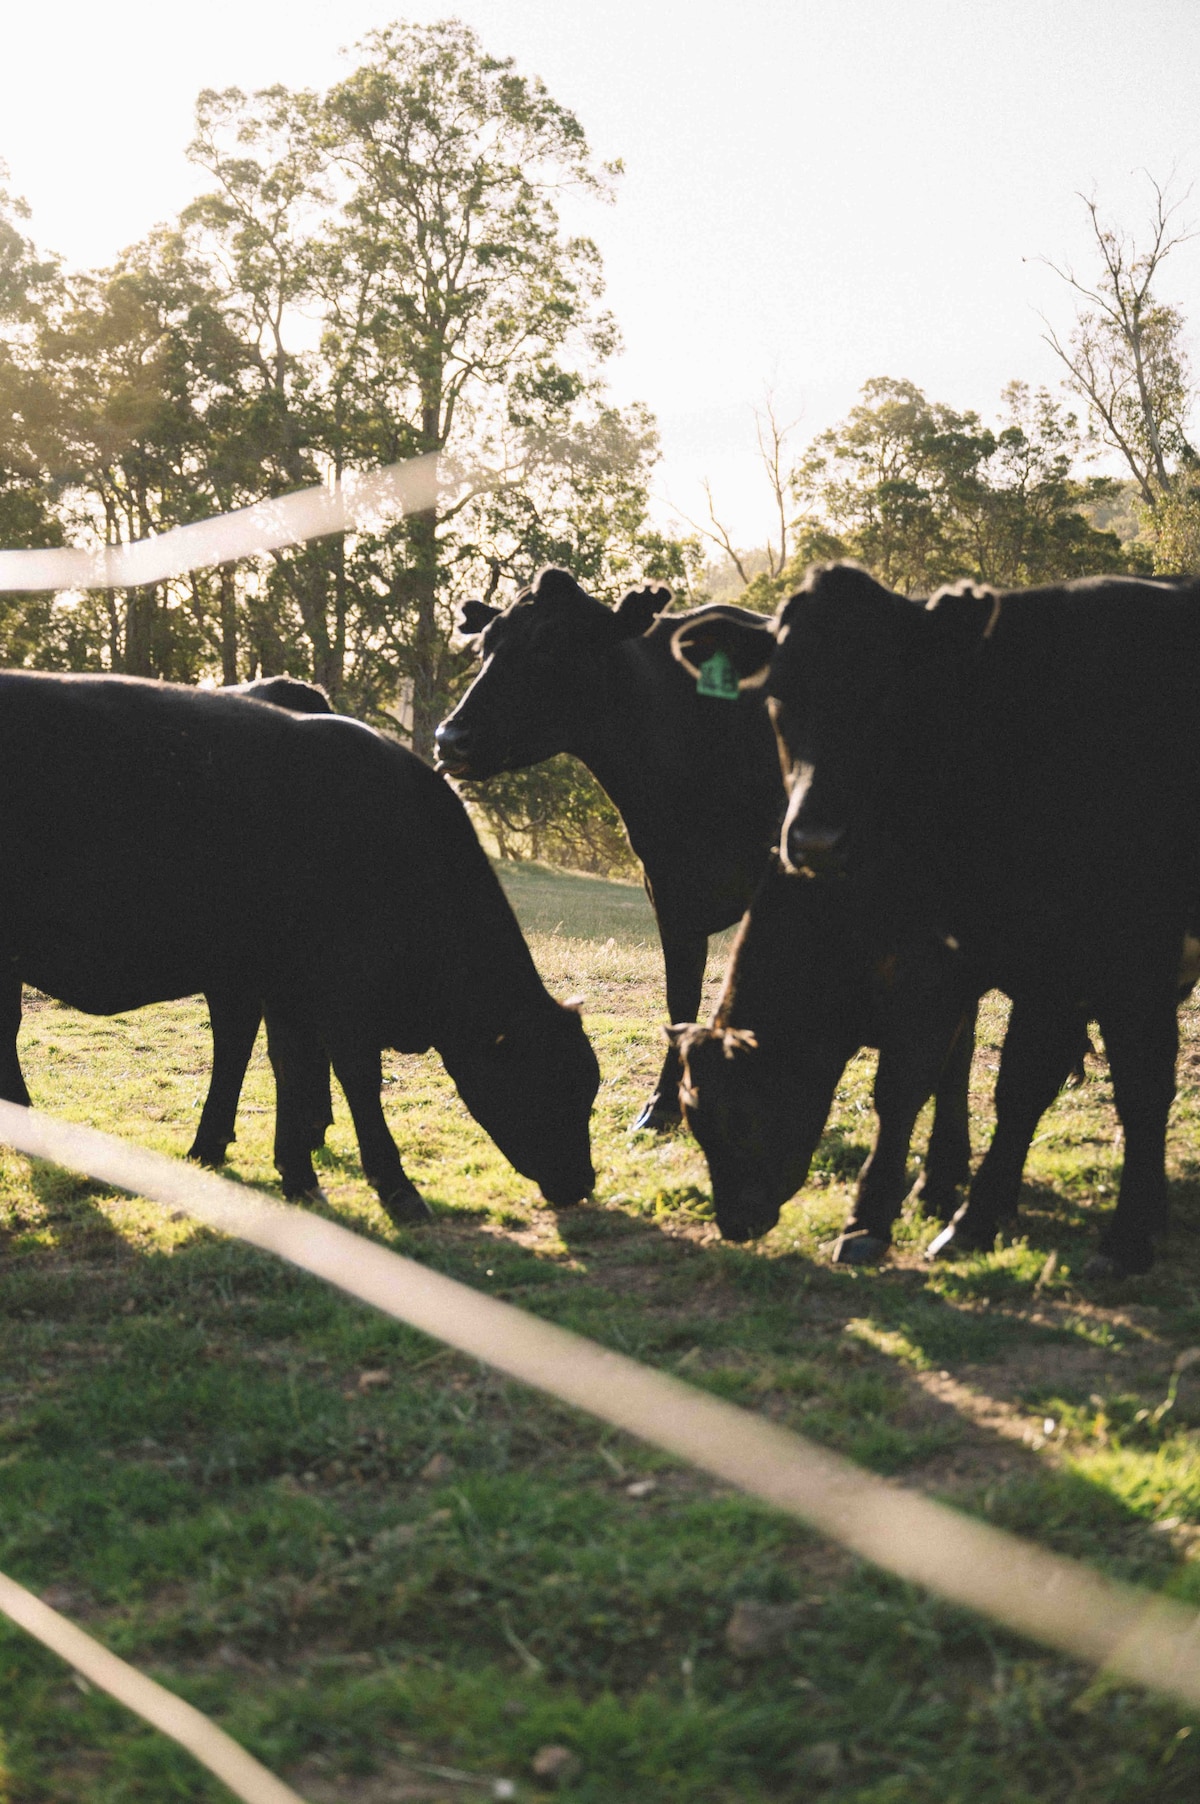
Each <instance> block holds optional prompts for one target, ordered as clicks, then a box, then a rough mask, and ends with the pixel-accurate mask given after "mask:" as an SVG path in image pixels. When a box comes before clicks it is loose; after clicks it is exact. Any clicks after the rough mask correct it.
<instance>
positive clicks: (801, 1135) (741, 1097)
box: [668, 1026, 846, 1240]
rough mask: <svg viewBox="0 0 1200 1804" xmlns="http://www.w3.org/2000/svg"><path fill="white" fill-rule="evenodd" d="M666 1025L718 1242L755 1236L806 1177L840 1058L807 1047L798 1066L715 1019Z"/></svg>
mask: <svg viewBox="0 0 1200 1804" xmlns="http://www.w3.org/2000/svg"><path fill="white" fill-rule="evenodd" d="M668 1032H669V1033H670V1035H671V1038H672V1039H673V1040H674V1042H675V1045H676V1047H677V1048H678V1051H679V1056H680V1061H681V1063H682V1067H683V1078H682V1082H681V1083H680V1086H679V1100H680V1106H681V1108H682V1110H683V1117H684V1120H685V1121H686V1123H687V1125H688V1127H689V1129H690V1130H691V1132H692V1133H693V1134H694V1135H695V1137H696V1139H697V1140H698V1141H699V1143H700V1146H701V1149H702V1151H703V1153H704V1157H705V1159H706V1160H707V1162H708V1171H709V1178H710V1180H711V1182H712V1194H713V1206H714V1208H715V1210H716V1214H717V1226H718V1228H719V1229H720V1230H721V1234H722V1236H723V1238H724V1239H726V1240H755V1239H757V1238H758V1236H759V1235H760V1234H766V1233H769V1232H770V1230H771V1229H772V1228H773V1227H774V1226H775V1224H776V1222H777V1221H778V1220H779V1212H780V1210H781V1209H782V1207H783V1205H784V1203H786V1202H787V1200H788V1198H789V1197H791V1196H794V1195H795V1193H796V1191H797V1190H799V1189H800V1187H801V1185H802V1184H803V1183H804V1180H805V1178H806V1177H807V1176H808V1168H809V1164H810V1162H811V1160H812V1156H813V1153H814V1152H815V1151H816V1148H817V1144H818V1142H819V1140H820V1138H821V1135H822V1133H823V1132H824V1128H825V1122H826V1120H827V1119H828V1115H829V1110H830V1108H831V1106H832V1103H833V1097H834V1092H835V1091H836V1089H837V1085H838V1080H839V1078H840V1077H841V1074H842V1071H843V1070H844V1068H845V1063H846V1060H845V1057H844V1056H842V1054H841V1053H840V1051H839V1052H833V1051H830V1053H829V1055H828V1056H827V1057H824V1058H823V1057H821V1056H819V1055H818V1054H816V1052H815V1049H814V1057H813V1058H812V1059H811V1061H809V1062H808V1063H807V1064H806V1066H805V1067H804V1068H799V1069H798V1068H796V1067H795V1066H794V1065H792V1064H791V1062H790V1061H788V1062H785V1061H782V1060H780V1059H778V1058H776V1057H774V1056H773V1055H772V1054H771V1053H770V1052H768V1051H764V1050H763V1049H762V1048H760V1047H759V1045H758V1044H757V1042H756V1040H755V1037H754V1035H753V1034H751V1033H747V1032H740V1031H738V1030H736V1029H730V1028H723V1027H719V1026H718V1027H692V1026H686V1027H672V1028H670V1029H668Z"/></svg>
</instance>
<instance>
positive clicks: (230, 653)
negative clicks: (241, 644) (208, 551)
mask: <svg viewBox="0 0 1200 1804" xmlns="http://www.w3.org/2000/svg"><path fill="white" fill-rule="evenodd" d="M234 569H235V566H234V565H233V564H222V565H221V568H220V570H219V572H218V578H219V581H220V584H221V681H222V682H223V683H226V684H231V683H236V682H237V680H238V618H237V583H236V580H235V578H234Z"/></svg>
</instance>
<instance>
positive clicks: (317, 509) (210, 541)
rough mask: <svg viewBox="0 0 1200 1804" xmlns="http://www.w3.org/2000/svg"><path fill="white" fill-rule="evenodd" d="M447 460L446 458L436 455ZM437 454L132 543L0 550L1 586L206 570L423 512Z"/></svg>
mask: <svg viewBox="0 0 1200 1804" xmlns="http://www.w3.org/2000/svg"><path fill="white" fill-rule="evenodd" d="M441 461H442V462H443V464H444V461H445V460H441ZM438 468H439V458H438V455H437V453H436V452H433V453H430V455H429V456H427V457H413V458H409V459H408V460H407V461H406V462H404V463H398V464H388V465H387V466H386V467H385V468H384V469H382V470H371V471H368V472H366V473H365V474H348V475H346V476H344V477H343V478H342V480H341V481H340V482H336V483H331V484H328V485H325V484H322V486H321V487H320V488H312V489H299V490H297V491H295V492H294V493H293V494H290V495H280V496H278V497H277V498H275V499H274V500H270V501H259V502H256V503H255V504H254V506H253V507H242V508H237V509H235V511H234V512H233V513H228V514H216V515H214V516H213V518H212V519H210V520H196V521H194V522H193V523H192V524H191V525H190V526H174V527H172V528H171V530H170V531H169V532H164V533H160V534H159V535H158V536H157V537H155V538H151V539H135V540H134V541H133V543H132V544H129V545H102V546H100V547H98V548H97V549H96V550H95V551H88V550H85V549H83V548H82V547H78V546H66V547H61V548H53V549H46V550H36V551H0V591H4V590H23V591H30V590H35V589H36V590H51V589H53V590H57V589H105V588H127V587H128V588H132V587H136V586H137V585H139V584H142V583H160V582H165V581H166V580H167V578H168V577H172V576H184V575H186V574H187V572H188V571H189V570H204V569H207V568H208V567H210V566H211V565H213V564H226V563H229V562H231V561H232V560H233V559H234V558H243V557H253V556H255V555H256V554H257V553H259V552H263V551H279V550H282V548H283V547H284V546H285V545H298V544H300V543H301V542H302V541H303V540H305V539H319V538H321V537H323V535H324V534H326V533H331V532H346V531H351V530H353V529H354V528H355V527H361V526H366V525H370V524H371V523H373V522H374V521H375V520H376V519H378V518H379V517H380V516H383V515H386V514H388V513H394V512H395V511H396V510H397V509H399V511H400V512H401V513H405V514H412V513H420V512H421V511H422V510H423V509H425V508H430V507H433V506H434V505H435V504H436V502H437V498H438V481H439V476H438Z"/></svg>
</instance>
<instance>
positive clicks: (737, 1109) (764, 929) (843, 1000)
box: [671, 867, 974, 1264]
mask: <svg viewBox="0 0 1200 1804" xmlns="http://www.w3.org/2000/svg"><path fill="white" fill-rule="evenodd" d="M872 927H873V922H872V921H871V920H870V918H869V913H868V911H866V910H864V909H863V908H862V906H861V898H860V897H858V896H857V895H856V894H855V891H854V888H853V886H852V885H851V884H843V885H836V886H835V885H833V884H819V883H806V882H802V881H800V880H798V879H797V878H796V877H794V876H791V875H789V874H788V873H786V872H784V871H781V870H779V869H778V868H777V867H776V868H772V870H770V871H769V872H768V874H767V876H766V877H765V878H764V879H763V881H762V883H761V885H760V886H759V889H758V891H757V892H756V894H755V897H754V900H753V902H752V903H751V905H750V909H749V912H748V913H747V915H746V917H745V919H744V920H743V922H742V926H741V930H740V932H739V934H738V938H737V942H736V944H735V946H734V950H733V956H732V958H731V959H730V963H729V969H728V971H727V973H726V977H725V984H724V988H723V990H722V993H721V997H720V1001H719V1002H718V1005H717V1010H716V1014H715V1015H714V1017H713V1022H712V1025H711V1026H709V1027H693V1026H685V1027H675V1028H672V1029H671V1033H672V1036H673V1037H674V1039H675V1041H676V1044H677V1046H678V1048H679V1052H680V1056H681V1059H682V1063H683V1081H682V1083H681V1086H680V1096H681V1099H682V1103H683V1113H684V1119H685V1120H686V1122H687V1125H688V1127H689V1128H690V1129H691V1131H692V1133H693V1134H694V1135H695V1136H696V1139H697V1140H698V1141H699V1142H700V1145H701V1147H702V1148H703V1151H704V1155H705V1157H706V1159H707V1161H708V1168H709V1173H710V1176H711V1179H712V1192H713V1203H714V1206H715V1208H716V1214H717V1225H718V1227H719V1228H720V1230H721V1233H722V1234H723V1235H724V1237H725V1238H726V1239H727V1240H750V1239H752V1238H754V1237H755V1236H757V1235H759V1234H764V1233H766V1232H767V1231H768V1230H769V1229H770V1228H772V1227H774V1225H775V1223H776V1222H777V1221H778V1219H779V1211H780V1209H781V1207H782V1205H783V1204H784V1203H785V1202H786V1201H787V1199H788V1198H789V1197H790V1196H792V1195H793V1194H794V1193H795V1192H796V1191H797V1190H799V1189H800V1187H801V1185H802V1184H803V1183H804V1180H805V1178H806V1177H807V1175H808V1169H809V1164H810V1161H811V1159H812V1156H813V1153H814V1152H815V1150H816V1147H817V1142H818V1141H819V1139H820V1137H821V1134H822V1132H823V1131H824V1127H825V1123H826V1120H827V1118H828V1115H829V1110H830V1107H831V1105H832V1102H833V1097H834V1092H835V1090H836V1089H837V1085H838V1083H839V1081H840V1080H841V1077H842V1073H843V1071H844V1070H845V1067H846V1064H847V1062H848V1060H849V1059H850V1058H852V1057H853V1055H854V1054H855V1053H856V1052H857V1051H858V1049H859V1047H860V1046H864V1045H871V1046H878V1047H879V1049H880V1052H879V1066H878V1070H877V1073H876V1080H875V1108H876V1114H877V1118H878V1133H877V1136H876V1141H875V1145H874V1148H873V1150H872V1152H871V1155H870V1157H869V1158H868V1160H867V1162H866V1164H865V1165H864V1166H863V1168H862V1171H861V1173H860V1175H859V1183H858V1194H857V1200H856V1204H855V1210H854V1214H853V1216H852V1217H851V1220H850V1222H849V1223H848V1224H847V1227H846V1229H845V1231H844V1233H843V1235H842V1236H841V1238H840V1240H839V1242H838V1245H837V1248H836V1250H835V1259H837V1260H838V1261H839V1262H840V1263H845V1264H861V1263H864V1262H865V1261H867V1260H872V1259H878V1258H880V1257H881V1256H882V1255H883V1253H884V1252H885V1251H886V1249H887V1246H888V1243H889V1241H890V1239H891V1229H892V1223H893V1222H894V1220H895V1217H896V1215H897V1213H898V1212H899V1208H900V1204H901V1202H902V1201H903V1198H904V1195H905V1192H906V1190H907V1188H908V1186H907V1180H906V1162H907V1157H908V1148H909V1142H910V1140H911V1138H912V1130H913V1124H914V1122H915V1120H916V1117H917V1115H918V1113H919V1111H920V1110H921V1108H922V1107H923V1105H924V1103H925V1102H926V1100H927V1098H928V1097H929V1096H930V1095H931V1094H936V1097H937V1108H936V1112H935V1115H934V1123H933V1130H932V1132H931V1134H930V1138H929V1148H928V1153H927V1156H926V1161H925V1176H924V1179H923V1182H922V1187H921V1200H922V1203H923V1205H924V1207H925V1208H926V1210H927V1211H928V1212H929V1213H931V1214H933V1215H936V1216H938V1217H939V1218H940V1219H941V1220H943V1221H946V1220H949V1218H950V1216H951V1215H952V1214H953V1212H954V1208H955V1205H956V1202H957V1195H956V1192H957V1188H958V1186H959V1185H960V1184H962V1183H965V1181H966V1179H967V1178H968V1177H969V1176H970V1169H971V1142H970V1132H969V1126H968V1116H967V1085H968V1080H969V1077H970V1069H971V1054H972V1051H973V1048H974V1033H973V1027H974V1011H973V1008H972V1006H971V999H970V998H969V997H967V996H965V995H964V994H963V993H962V990H961V988H960V985H959V983H958V981H957V978H958V972H957V969H956V967H957V966H958V964H959V963H960V962H961V961H960V960H959V959H958V958H957V957H956V955H955V954H954V953H953V952H952V951H951V950H950V948H948V947H947V946H946V945H945V944H944V942H942V941H940V940H936V939H934V940H931V941H927V942H925V943H924V944H917V945H913V946H909V947H905V948H904V949H903V951H902V953H900V954H897V953H895V952H883V951H881V949H880V947H879V946H878V945H877V944H876V943H875V942H874V940H873V936H872Z"/></svg>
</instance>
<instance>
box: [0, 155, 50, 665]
mask: <svg viewBox="0 0 1200 1804" xmlns="http://www.w3.org/2000/svg"><path fill="white" fill-rule="evenodd" d="M7 173H8V172H7V170H6V169H5V168H4V165H3V164H0V545H11V546H14V547H15V546H37V545H61V544H62V526H61V523H60V522H59V520H58V519H57V518H56V517H55V514H54V511H53V495H52V491H51V489H50V486H49V483H48V475H49V472H48V470H47V468H46V466H45V463H44V460H43V459H42V457H41V456H40V455H39V451H38V446H37V442H36V440H37V435H36V430H35V427H34V420H33V416H34V415H35V414H36V412H37V397H38V390H39V378H38V366H37V335H38V328H39V325H40V323H41V321H42V320H43V319H44V318H45V316H46V314H47V312H48V310H49V309H50V308H52V307H53V305H54V304H55V301H56V299H57V297H58V293H59V269H58V264H57V262H56V260H55V259H53V258H48V257H42V256H39V254H38V252H37V249H36V247H35V246H34V244H33V242H32V240H31V239H29V238H27V237H26V236H25V233H24V231H23V230H22V227H23V225H24V222H25V221H26V220H27V219H28V217H29V209H28V207H27V206H26V205H25V203H24V201H22V200H20V199H19V198H17V197H16V196H15V195H11V194H9V193H8V191H7V189H5V188H4V187H3V185H2V184H3V182H4V180H5V179H6V177H7ZM53 612H54V608H53V598H52V597H50V596H47V595H37V594H33V595H20V594H8V593H4V592H0V662H3V663H5V664H23V663H25V662H26V660H27V659H28V658H29V657H30V656H31V655H33V653H34V651H35V649H36V648H37V646H38V645H39V644H40V643H41V642H42V641H43V640H44V639H45V638H46V637H47V636H48V635H49V633H50V631H51V627H52V618H53Z"/></svg>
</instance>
